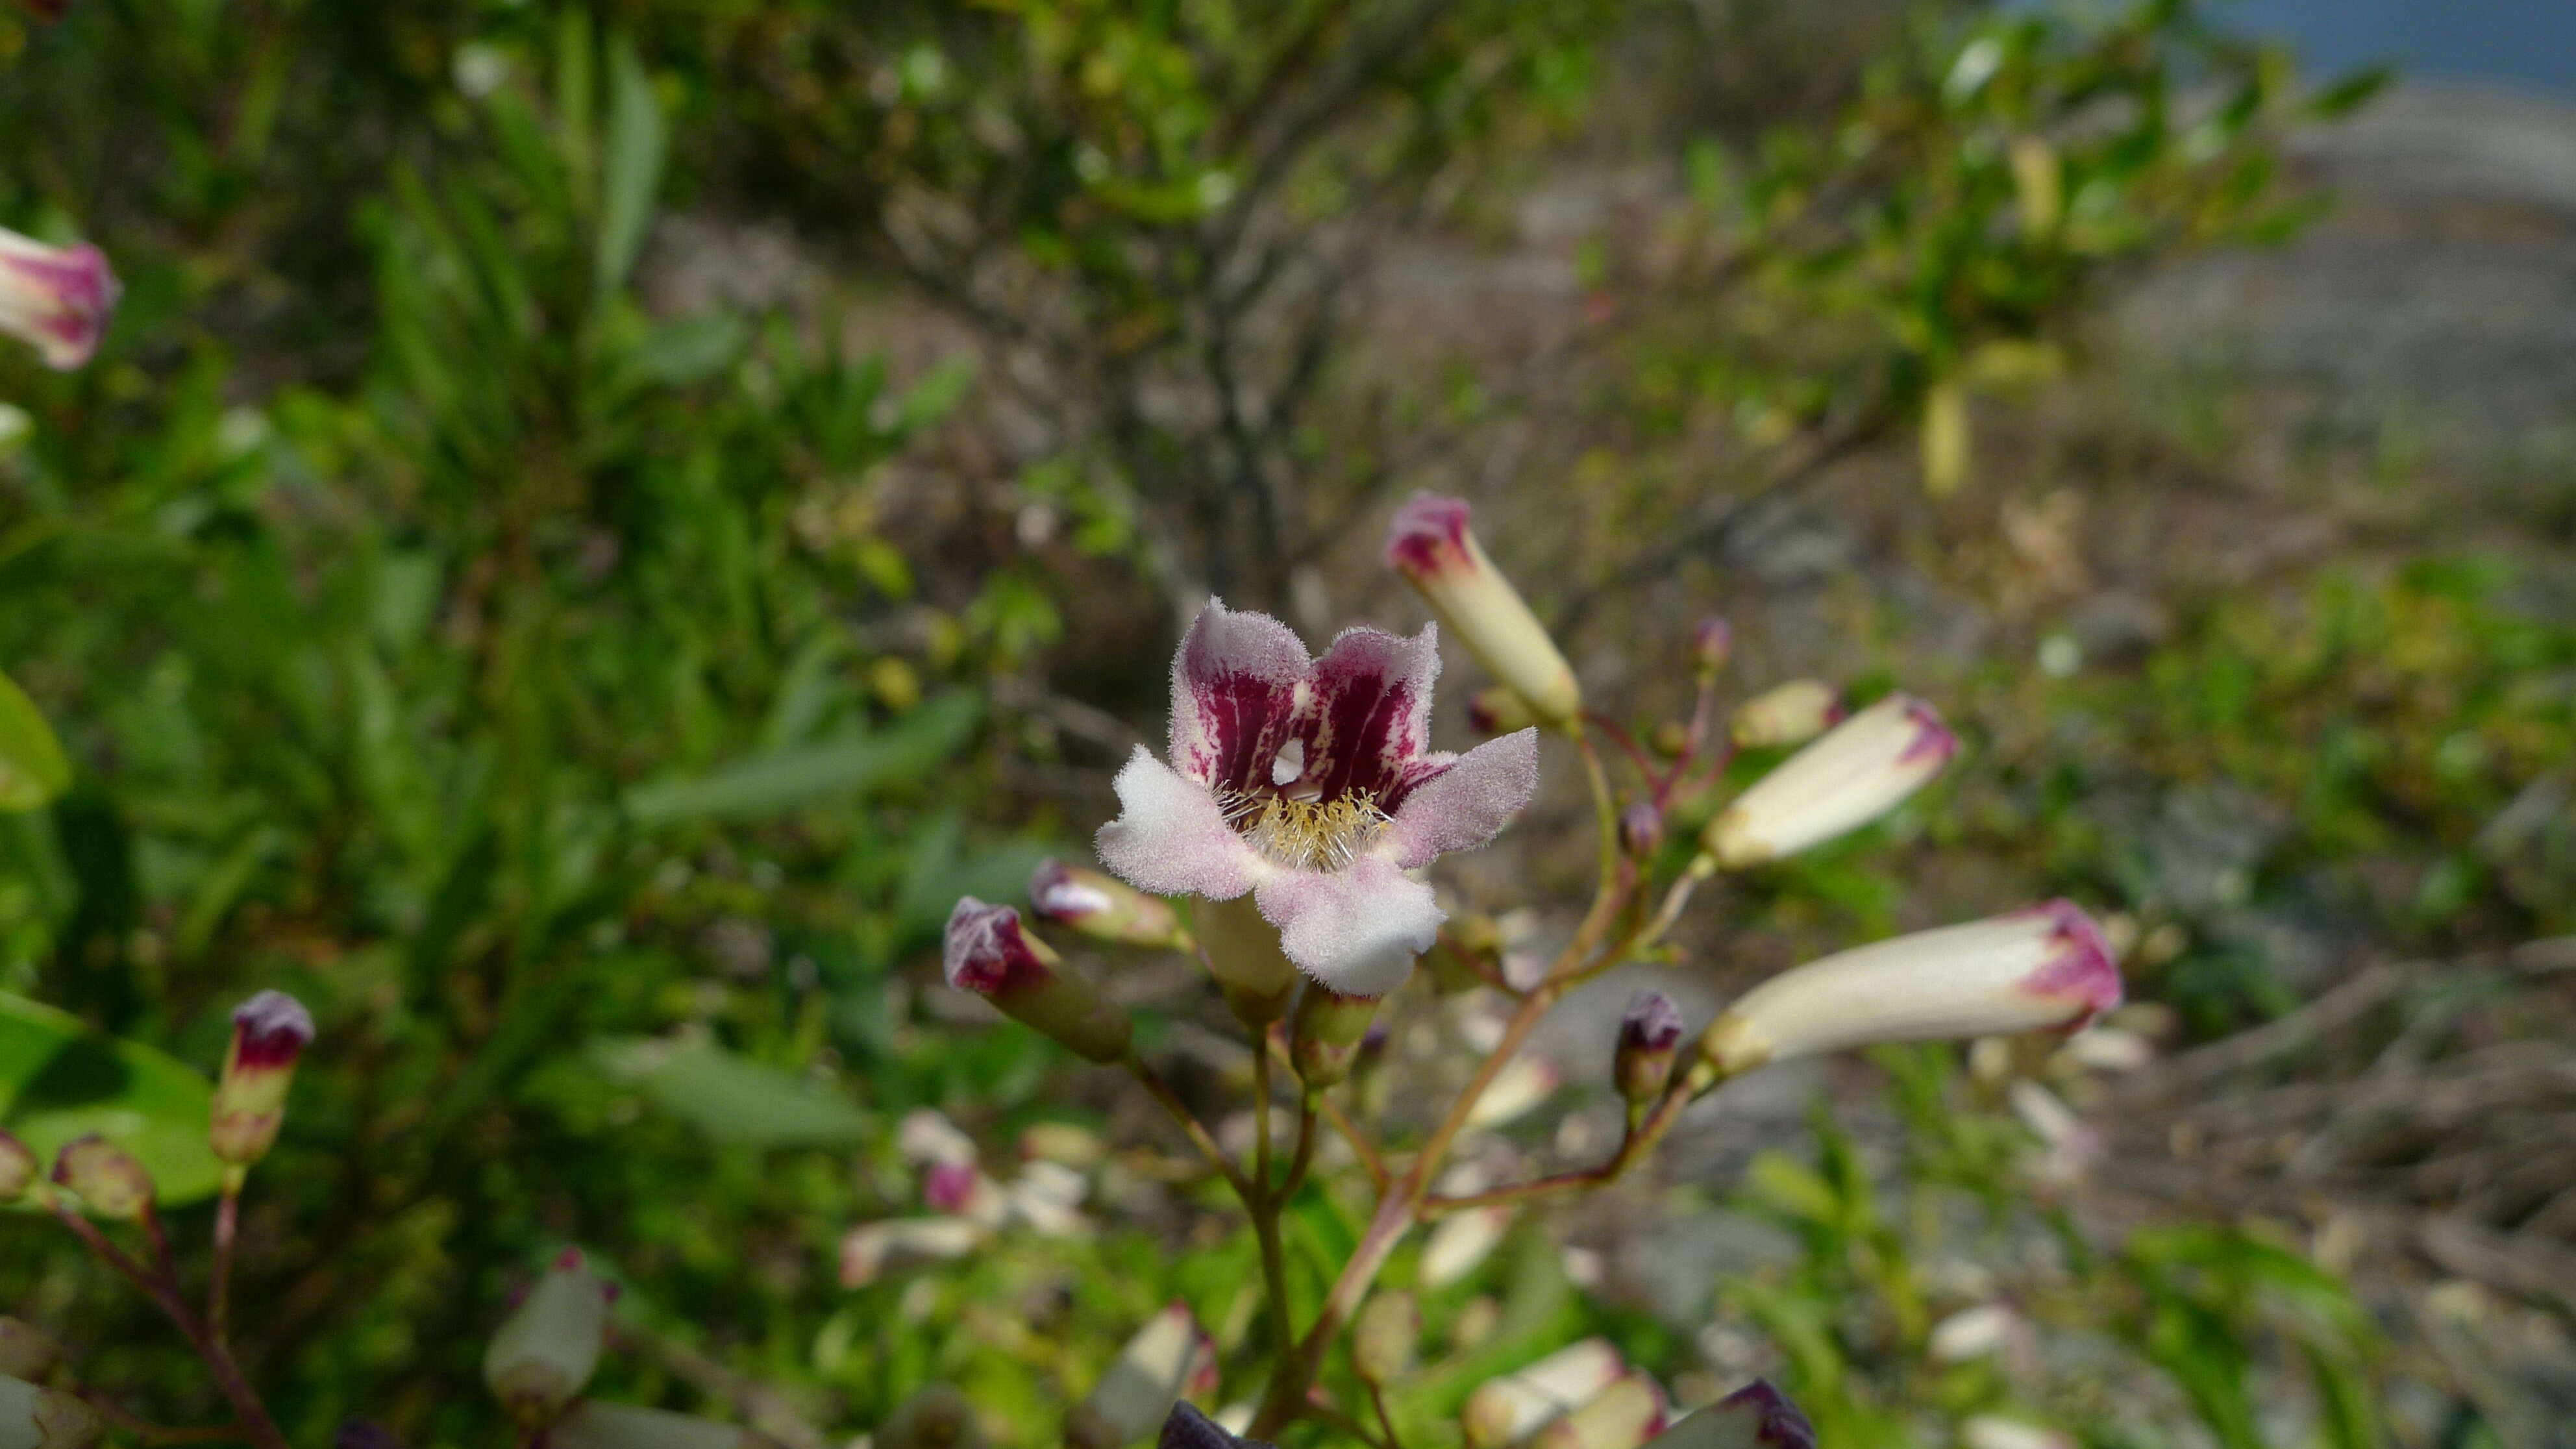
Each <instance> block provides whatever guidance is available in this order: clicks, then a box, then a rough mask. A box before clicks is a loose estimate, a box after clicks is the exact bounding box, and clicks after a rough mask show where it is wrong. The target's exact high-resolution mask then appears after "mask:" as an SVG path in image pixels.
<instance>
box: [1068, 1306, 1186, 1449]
mask: <svg viewBox="0 0 2576 1449" xmlns="http://www.w3.org/2000/svg"><path fill="white" fill-rule="evenodd" d="M1215 1361H1216V1348H1215V1345H1214V1344H1213V1343H1211V1342H1209V1340H1208V1337H1207V1335H1206V1334H1205V1333H1203V1332H1201V1331H1200V1329H1199V1325H1198V1320H1197V1319H1196V1318H1194V1317H1192V1316H1191V1314H1190V1310H1189V1306H1188V1305H1187V1304H1182V1303H1174V1304H1172V1305H1171V1306H1170V1307H1168V1308H1166V1309H1164V1310H1163V1311H1162V1312H1160V1313H1158V1314H1155V1315H1154V1316H1153V1317H1152V1318H1151V1319H1149V1320H1147V1321H1146V1324H1145V1326H1144V1328H1143V1329H1141V1330H1139V1331H1138V1332H1137V1334H1136V1336H1135V1337H1134V1338H1132V1339H1129V1340H1128V1341H1127V1346H1126V1347H1125V1348H1124V1349H1122V1350H1120V1351H1119V1354H1118V1357H1117V1359H1116V1361H1114V1362H1112V1363H1111V1364H1110V1365H1109V1371H1108V1372H1107V1373H1105V1374H1102V1375H1101V1376H1100V1382H1099V1383H1098V1384H1096V1385H1094V1386H1093V1388H1092V1390H1091V1394H1090V1396H1089V1397H1088V1398H1085V1399H1084V1400H1083V1401H1082V1403H1081V1404H1080V1405H1078V1406H1077V1407H1076V1408H1075V1409H1074V1411H1073V1414H1072V1417H1071V1418H1069V1419H1068V1420H1067V1421H1066V1423H1065V1433H1064V1438H1065V1445H1066V1449H1124V1446H1126V1445H1129V1444H1133V1443H1135V1442H1136V1441H1137V1440H1139V1439H1142V1438H1144V1437H1146V1436H1147V1435H1149V1434H1151V1433H1153V1432H1154V1431H1155V1430H1157V1429H1159V1428H1161V1427H1162V1425H1163V1420H1164V1419H1165V1418H1166V1417H1167V1416H1169V1415H1170V1413H1171V1412H1172V1406H1173V1405H1174V1404H1176V1403H1179V1402H1180V1400H1181V1396H1182V1395H1183V1394H1185V1393H1187V1392H1189V1390H1190V1388H1191V1387H1192V1384H1193V1381H1194V1380H1197V1379H1199V1378H1201V1377H1202V1376H1203V1375H1205V1373H1206V1372H1207V1371H1208V1370H1209V1369H1210V1368H1212V1367H1213V1366H1214V1364H1215Z"/></svg>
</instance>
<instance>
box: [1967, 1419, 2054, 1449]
mask: <svg viewBox="0 0 2576 1449" xmlns="http://www.w3.org/2000/svg"><path fill="white" fill-rule="evenodd" d="M1959 1442H1960V1443H1962V1444H1964V1445H1966V1446H1967V1449H2075V1440H2074V1438H2073V1436H2071V1435H2067V1434H2061V1433H2059V1432H2058V1431H2056V1430H2055V1429H2046V1428H2042V1427H2040V1426H2039V1425H2037V1424H2030V1423H2024V1422H2023V1421H2022V1420H2019V1419H2007V1418H2004V1417H2002V1416H2001V1415H1998V1414H1979V1415H1977V1416H1975V1417H1974V1418H1971V1419H1969V1420H1967V1421H1966V1422H1964V1423H1962V1424H1960V1425H1959Z"/></svg>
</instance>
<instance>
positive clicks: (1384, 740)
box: [1297, 624, 1440, 808]
mask: <svg viewBox="0 0 2576 1449" xmlns="http://www.w3.org/2000/svg"><path fill="white" fill-rule="evenodd" d="M1439 678H1440V642H1439V635H1438V631H1437V630H1436V629H1435V628H1434V627H1433V626H1431V625H1428V624H1426V625H1424V626H1423V628H1422V632H1421V633H1419V634H1416V635H1414V636H1413V637H1412V638H1410V639H1407V638H1405V637H1404V636H1403V635H1401V634H1389V633H1387V632H1386V631H1385V630H1383V629H1368V628H1359V629H1345V630H1343V631H1342V632H1341V634H1340V635H1339V636H1337V637H1336V638H1335V639H1334V640H1333V644H1332V647H1331V648H1329V649H1327V650H1325V651H1324V657H1323V658H1322V659H1319V660H1317V661H1316V662H1315V686H1314V693H1313V702H1312V704H1311V706H1310V707H1309V710H1308V711H1307V712H1304V713H1303V714H1302V715H1301V718H1300V719H1299V721H1298V726H1297V733H1298V737H1299V738H1301V739H1303V740H1304V741H1305V742H1306V758H1305V760H1304V762H1303V764H1304V768H1303V770H1302V772H1301V773H1300V775H1299V777H1298V779H1299V781H1300V782H1301V783H1302V785H1303V786H1305V787H1308V788H1312V789H1315V790H1319V791H1321V792H1322V796H1323V798H1325V799H1327V800H1332V799H1339V798H1340V797H1342V796H1344V795H1348V794H1350V793H1352V792H1354V791H1358V790H1366V791H1368V792H1369V793H1370V794H1371V795H1373V796H1375V797H1377V799H1378V801H1379V803H1380V807H1381V808H1385V802H1386V800H1387V799H1388V798H1389V797H1390V796H1391V795H1392V794H1393V793H1394V791H1395V788H1396V786H1397V785H1398V784H1399V783H1400V782H1402V781H1403V779H1404V771H1405V766H1406V765H1407V764H1409V763H1411V762H1412V761H1413V760H1415V759H1417V758H1419V757H1420V756H1421V755H1422V753H1423V752H1424V751H1425V750H1426V749H1428V748H1429V746H1430V742H1431V692H1432V687H1433V686H1434V684H1436V683H1437V682H1438V680H1439Z"/></svg>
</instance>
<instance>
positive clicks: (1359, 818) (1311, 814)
mask: <svg viewBox="0 0 2576 1449" xmlns="http://www.w3.org/2000/svg"><path fill="white" fill-rule="evenodd" d="M1225 815H1226V819H1227V820H1228V821H1229V822H1231V823H1232V824H1233V825H1234V827H1235V828H1236V829H1237V830H1240V831H1242V832H1243V835H1244V838H1245V839H1247V840H1249V841H1251V842H1252V844H1253V847H1254V848H1255V849H1257V850H1259V851H1260V852H1261V853H1262V854H1264V855H1266V856H1269V857H1270V858H1271V859H1272V860H1275V861H1277V862H1279V863H1280V864H1281V865H1284V866H1288V867H1290V868H1292V869H1297V870H1340V869H1341V868H1342V867H1344V866H1346V865H1349V864H1350V863H1351V862H1352V861H1353V860H1355V859H1357V858H1358V857H1359V853H1360V852H1361V851H1363V850H1365V849H1367V848H1368V846H1369V843H1370V842H1371V841H1373V840H1375V839H1376V838H1377V834H1378V832H1379V831H1380V830H1383V829H1385V828H1386V823H1387V815H1386V812H1385V811H1383V810H1380V809H1378V808H1377V797H1376V796H1374V795H1372V794H1371V793H1369V792H1368V791H1365V790H1362V791H1358V792H1355V793H1353V794H1349V795H1344V796H1342V797H1341V798H1340V799H1337V800H1298V799H1292V798H1290V797H1289V796H1286V795H1252V794H1240V795H1235V796H1233V797H1232V798H1230V799H1228V800H1226V801H1225Z"/></svg>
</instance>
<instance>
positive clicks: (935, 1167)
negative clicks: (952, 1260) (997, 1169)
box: [921, 1162, 1011, 1228]
mask: <svg viewBox="0 0 2576 1449" xmlns="http://www.w3.org/2000/svg"><path fill="white" fill-rule="evenodd" d="M921 1200H922V1203H923V1205H924V1206H926V1207H928V1208H929V1209H930V1210H931V1211H932V1212H937V1213H946V1214H948V1215H949V1216H950V1217H957V1218H964V1219H966V1220H967V1221H969V1222H974V1223H981V1224H982V1225H984V1226H985V1227H988V1228H998V1227H1000V1226H1001V1225H1002V1223H1003V1222H1004V1221H1005V1220H1006V1219H1008V1218H1009V1217H1010V1213H1011V1207H1010V1202H1009V1200H1008V1199H1006V1198H1005V1197H1004V1196H1003V1194H1002V1187H1001V1184H999V1183H997V1182H995V1181H993V1179H991V1178H989V1177H986V1176H985V1175H984V1173H983V1170H982V1169H981V1168H978V1167H977V1166H975V1164H973V1163H971V1162H935V1163H932V1164H931V1166H930V1170H929V1171H928V1172H925V1173H923V1174H922V1177H921Z"/></svg>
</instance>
